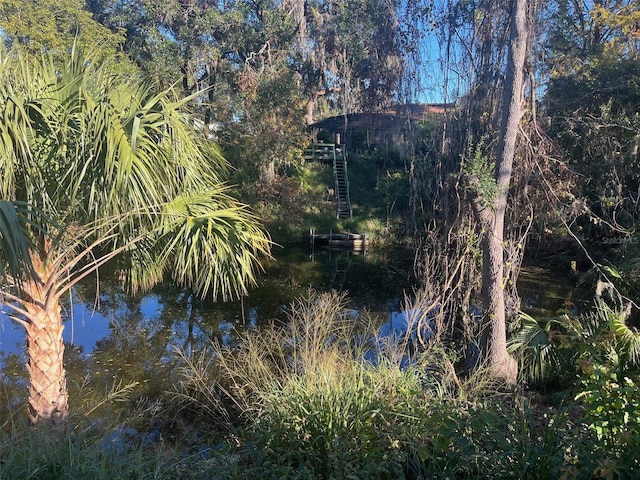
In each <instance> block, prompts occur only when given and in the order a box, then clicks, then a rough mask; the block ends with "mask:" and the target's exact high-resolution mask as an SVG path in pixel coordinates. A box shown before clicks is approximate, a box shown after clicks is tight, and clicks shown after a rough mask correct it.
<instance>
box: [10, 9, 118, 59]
mask: <svg viewBox="0 0 640 480" xmlns="http://www.w3.org/2000/svg"><path fill="white" fill-rule="evenodd" d="M0 27H2V32H3V39H4V41H5V44H6V45H13V44H20V45H22V47H23V48H25V49H28V50H29V51H31V52H34V53H41V52H42V51H46V52H48V53H49V54H54V55H56V56H60V57H64V56H65V55H66V54H67V53H68V51H69V50H71V48H73V47H74V46H75V47H78V48H81V49H84V50H95V51H99V53H98V57H100V59H101V60H103V61H104V60H109V58H110V57H111V59H115V58H118V59H120V60H124V58H123V57H122V55H121V50H120V47H121V45H122V44H123V43H124V41H125V35H124V32H123V31H122V29H120V28H116V29H114V30H113V31H112V30H109V29H108V28H106V27H105V26H104V25H101V24H100V23H98V22H97V21H96V20H95V19H94V18H93V17H92V15H91V13H90V12H88V11H87V4H86V2H85V1H84V0H49V1H47V2H35V1H19V0H18V1H16V0H2V1H0Z"/></svg>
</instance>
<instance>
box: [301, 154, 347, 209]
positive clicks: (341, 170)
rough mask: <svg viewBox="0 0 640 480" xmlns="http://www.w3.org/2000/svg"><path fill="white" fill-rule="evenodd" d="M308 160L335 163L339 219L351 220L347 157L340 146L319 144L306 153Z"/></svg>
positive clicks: (335, 192)
mask: <svg viewBox="0 0 640 480" xmlns="http://www.w3.org/2000/svg"><path fill="white" fill-rule="evenodd" d="M304 158H305V159H306V160H319V161H326V162H329V161H330V162H333V180H334V183H335V191H334V194H335V197H336V199H337V203H338V205H337V215H338V218H351V216H352V215H353V208H352V207H351V199H350V196H349V177H348V176H347V157H346V154H345V152H344V149H343V148H341V146H340V145H336V144H333V143H317V144H313V145H311V146H310V147H309V148H307V149H306V150H305V152H304Z"/></svg>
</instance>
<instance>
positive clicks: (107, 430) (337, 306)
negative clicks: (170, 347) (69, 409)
mask: <svg viewBox="0 0 640 480" xmlns="http://www.w3.org/2000/svg"><path fill="white" fill-rule="evenodd" d="M416 299H417V300H416V302H417V304H413V305H407V306H406V308H407V309H408V310H413V311H421V310H424V308H423V307H424V296H421V295H417V296H416ZM416 318H418V317H416ZM378 327H379V325H376V324H374V323H373V322H372V321H371V320H370V318H369V317H368V316H367V315H366V314H362V313H358V312H354V311H352V310H350V309H349V308H348V302H347V298H346V296H344V295H341V294H336V293H332V294H314V293H309V294H308V295H307V296H306V297H305V298H302V299H300V300H299V301H297V302H296V303H295V304H294V305H293V306H292V307H291V309H290V311H289V317H288V321H287V322H284V323H274V324H273V325H271V326H269V327H261V328H260V329H256V330H253V331H246V332H243V333H242V334H239V336H238V339H237V342H235V343H234V345H233V346H224V345H220V344H217V343H212V344H211V347H210V348H209V349H208V350H206V351H202V352H199V353H193V352H191V353H186V352H181V353H180V354H179V355H180V358H181V360H182V369H181V373H182V376H181V378H180V382H179V384H178V385H177V388H176V390H175V391H174V392H171V393H169V394H168V395H167V397H165V398H164V399H163V400H162V401H161V402H160V403H158V404H157V406H156V407H155V408H154V411H153V412H151V413H149V412H142V413H136V412H133V413H132V416H131V418H130V419H129V421H128V422H123V421H122V417H118V422H119V427H118V426H109V427H108V426H104V425H103V426H100V425H99V426H97V427H96V424H95V423H92V422H87V423H86V425H85V426H84V427H82V422H78V423H77V426H76V428H75V429H74V430H71V431H70V432H69V433H68V434H67V435H66V436H65V437H64V438H60V437H57V438H52V437H48V436H47V435H42V434H41V432H39V431H38V430H34V429H27V428H23V429H21V428H17V426H16V427H15V428H14V429H13V430H12V431H11V432H5V433H3V434H0V459H1V461H0V478H2V479H4V478H11V479H13V478H16V479H21V478H25V479H26V478H36V479H40V478H41V479H57V478H61V479H62V478H65V479H66V478H74V479H76V478H77V479H83V478H92V479H93V478H96V479H129V478H130V479H155V478H159V479H160V478H162V479H174V478H176V479H177V478H180V479H189V478H199V479H205V478H207V479H208V478H214V479H227V478H228V479H232V478H234V479H236V478H237V479H243V478H246V479H254V478H261V479H263V478H264V479H271V478H274V479H275V478H278V479H280V478H283V479H296V478H305V479H306V478H308V479H316V478H319V479H357V478H360V479H402V478H406V479H412V480H414V479H419V478H423V479H432V478H433V479H444V478H451V479H454V478H455V479H494V478H506V479H509V478H513V479H520V478H530V479H544V478H561V477H563V475H564V476H565V477H567V478H592V477H593V476H597V475H599V474H603V472H604V473H607V472H608V473H610V471H609V470H606V469H605V467H606V465H613V467H612V468H613V469H615V468H618V467H619V466H621V465H627V464H628V465H631V463H630V461H629V462H626V460H625V462H626V463H624V462H623V460H624V458H622V457H620V458H614V457H611V458H608V457H604V458H593V455H592V452H593V451H596V450H597V443H596V440H597V437H596V436H594V435H593V434H590V431H592V430H593V428H591V429H590V428H589V426H588V424H587V423H586V420H589V419H591V420H590V421H592V422H595V423H594V425H596V426H597V425H599V424H597V421H600V420H602V421H605V420H607V419H608V418H609V417H610V416H611V415H612V414H613V413H615V412H609V410H607V411H606V412H605V413H607V415H609V416H608V417H607V418H606V419H605V418H604V417H603V416H602V415H601V416H600V417H597V418H596V417H594V416H593V415H591V416H589V415H588V414H587V415H585V413H584V411H583V410H581V408H584V406H587V407H589V405H591V404H594V405H595V403H596V400H597V399H595V400H592V401H591V403H589V401H587V400H589V399H586V400H585V401H584V404H583V405H582V406H580V405H578V404H576V403H571V402H572V400H573V396H569V402H570V403H568V404H567V405H566V407H565V408H553V407H550V406H547V405H546V404H545V402H544V399H543V398H542V397H539V396H536V395H534V394H532V393H530V392H527V391H525V390H523V389H518V388H513V387H508V386H506V385H503V384H500V383H496V382H495V381H494V380H493V379H492V377H491V375H490V373H489V369H485V368H483V367H482V366H480V367H479V368H478V369H476V370H474V371H473V372H471V373H470V374H467V375H465V376H464V377H460V376H458V374H457V371H456V368H455V365H456V361H457V358H456V356H455V354H453V353H452V352H451V351H450V350H448V349H447V348H446V347H445V346H444V344H443V343H442V341H443V340H440V339H438V337H437V335H434V336H431V337H429V338H428V339H425V341H424V342H420V343H419V344H417V345H416V344H415V343H414V340H413V339H412V338H411V336H410V335H406V336H404V337H401V338H399V339H398V340H399V341H395V342H387V343H384V348H383V349H382V350H380V351H378V352H377V355H376V356H375V361H374V362H370V361H367V360H366V358H371V356H370V355H367V353H368V352H370V351H371V349H372V348H376V346H380V345H381V344H382V343H381V342H380V339H378V338H377V334H378ZM409 346H411V348H413V351H412V353H411V362H408V363H407V362H405V361H404V358H405V354H406V349H407V348H409ZM607 385H609V383H607ZM125 390H126V389H125ZM625 392H627V391H626V390H625ZM627 393H629V397H628V400H629V404H630V405H631V404H633V405H637V401H636V400H635V398H636V397H633V396H632V394H633V392H632V391H631V390H629V391H628V392H627ZM624 398H625V399H627V397H624ZM598 401H599V400H598ZM607 405H608V404H607ZM101 408H102V407H101ZM587 413H588V412H587ZM161 415H164V417H165V418H170V419H173V420H172V421H173V422H174V423H173V424H172V427H171V428H174V429H175V427H176V425H177V424H179V427H180V428H183V429H184V432H183V434H182V435H178V434H175V432H173V433H172V432H169V431H161V432H160V434H159V436H158V437H157V438H155V439H154V440H153V441H150V442H147V441H145V438H147V437H145V435H144V424H143V420H144V418H145V417H146V418H147V420H148V417H149V416H151V417H153V416H161ZM602 421H601V422H600V423H602ZM607 421H608V420H607ZM634 425H635V423H634ZM132 426H133V427H132ZM626 426H627V424H620V428H619V429H618V430H617V431H618V432H619V434H620V435H624V434H625V432H626V431H627V430H625V429H626ZM634 432H635V430H634ZM165 433H167V434H169V433H172V434H175V438H174V439H171V440H170V439H169V438H168V437H167V438H164V437H163V435H164V434H165ZM129 434H130V435H131V436H132V438H124V439H123V437H122V436H125V437H126V436H127V435H129ZM625 438H626V437H625ZM627 440H629V441H627ZM627 440H625V441H624V442H623V443H624V445H625V446H627V447H629V448H628V450H629V451H630V452H631V451H635V450H633V448H630V447H631V446H632V444H633V439H627ZM625 442H626V443H625ZM619 443H620V442H618V443H616V445H618V444H619ZM598 451H601V452H604V453H606V452H609V451H613V450H612V449H609V450H607V449H600V450H598ZM616 451H617V450H616ZM614 453H615V452H614ZM607 455H608V453H607ZM607 462H609V463H607ZM612 462H613V463H612ZM634 465H635V464H634ZM618 469H619V468H618ZM605 470H606V472H605ZM619 470H620V469H619ZM611 471H613V470H611ZM634 472H635V470H634ZM623 473H624V472H623ZM623 473H621V474H620V475H618V477H621V478H624V474H623Z"/></svg>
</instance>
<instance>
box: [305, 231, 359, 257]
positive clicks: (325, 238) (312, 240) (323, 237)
mask: <svg viewBox="0 0 640 480" xmlns="http://www.w3.org/2000/svg"><path fill="white" fill-rule="evenodd" d="M309 244H310V245H311V246H312V247H315V246H322V245H324V246H328V247H329V248H344V249H349V250H353V251H357V252H362V251H365V250H367V248H368V247H369V237H368V235H367V234H366V233H336V232H332V231H330V232H329V233H316V232H315V230H314V229H311V230H309Z"/></svg>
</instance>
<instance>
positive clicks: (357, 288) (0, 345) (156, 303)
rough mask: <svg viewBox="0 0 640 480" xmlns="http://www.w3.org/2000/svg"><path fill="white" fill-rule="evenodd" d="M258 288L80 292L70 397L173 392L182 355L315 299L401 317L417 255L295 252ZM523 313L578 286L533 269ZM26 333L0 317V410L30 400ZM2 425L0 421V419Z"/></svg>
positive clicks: (69, 304)
mask: <svg viewBox="0 0 640 480" xmlns="http://www.w3.org/2000/svg"><path fill="white" fill-rule="evenodd" d="M274 257H275V259H274V261H272V262H269V264H268V265H266V267H265V270H266V271H265V273H264V274H263V275H261V276H260V277H259V284H258V285H257V286H256V288H254V289H252V291H251V292H250V294H249V295H248V296H247V297H245V298H244V299H242V300H239V301H236V302H228V303H213V302H210V301H206V300H205V301H203V300H200V299H198V298H196V297H194V296H193V295H191V294H189V292H186V291H184V290H183V289H178V288H175V287H171V286H169V285H163V286H161V287H158V288H156V289H154V290H153V291H151V292H148V293H146V294H144V295H141V296H137V297H131V296H128V295H126V294H124V293H123V291H122V289H121V288H120V287H119V286H118V285H117V283H116V282H114V281H113V280H112V279H108V278H101V279H100V282H99V295H98V301H96V300H95V297H96V282H95V280H94V281H93V282H91V281H88V282H85V283H83V284H82V285H80V286H78V287H77V288H75V289H74V291H73V295H72V296H71V297H70V298H68V299H67V300H66V302H65V316H66V320H65V330H64V339H65V342H66V343H67V350H66V367H67V371H68V382H69V390H70V393H71V394H72V398H74V399H76V398H77V396H76V397H73V395H74V392H76V393H75V394H76V395H81V394H82V393H83V392H87V391H95V392H103V393H104V392H108V391H110V390H112V389H114V388H116V387H117V386H118V385H126V384H129V383H134V382H135V383H136V384H137V386H136V389H137V390H136V391H137V393H138V394H139V395H140V396H149V397H151V396H153V395H154V394H155V393H159V392H161V391H163V390H166V389H167V388H170V383H171V378H172V376H173V370H174V368H175V365H176V360H177V354H176V352H177V351H185V352H186V351H194V352H197V351H201V350H202V349H204V348H206V346H207V345H209V343H210V341H211V339H218V340H220V341H222V342H225V343H229V342H231V341H232V340H233V338H234V335H235V334H236V332H237V331H238V330H243V329H246V328H254V327H257V326H260V325H263V324H265V323H267V322H270V321H272V320H274V319H285V318H286V313H285V311H286V309H287V307H288V305H290V304H291V302H292V301H293V300H294V299H296V298H300V297H302V296H304V295H305V294H306V293H307V292H308V291H309V289H314V290H315V291H319V292H325V291H330V290H338V291H345V292H347V293H348V301H349V308H352V309H354V310H358V311H361V310H364V309H366V310H367V311H368V312H369V313H370V315H371V316H372V317H373V318H374V319H375V320H376V321H379V322H380V324H382V323H384V322H386V321H388V320H389V319H390V318H391V317H392V315H394V314H397V313H398V312H400V311H401V310H402V307H403V304H404V300H405V295H406V294H409V295H410V294H411V292H412V291H413V288H414V287H415V285H416V279H415V278H414V276H413V273H412V272H413V253H412V251H411V250H409V249H407V248H403V247H394V248H388V249H370V250H369V251H368V252H367V254H366V255H356V254H353V253H352V252H349V251H327V250H319V249H316V250H315V251H310V250H309V248H308V247H306V246H289V247H287V248H283V249H278V250H276V251H275V252H274ZM520 286H521V294H522V297H523V307H524V308H525V309H528V310H530V311H531V312H532V313H537V314H553V313H554V312H555V310H557V309H558V308H562V307H563V306H566V305H568V302H573V300H572V299H573V296H574V291H575V281H574V280H572V279H571V278H569V277H566V278H564V277H561V276H558V275H557V274H556V273H551V272H549V271H548V270H543V269H540V268H535V267H527V268H525V269H524V270H523V273H522V275H521V277H520ZM24 338H25V337H24V330H23V328H22V327H20V326H18V325H17V324H15V323H14V322H12V321H11V320H10V319H9V318H7V316H6V314H3V313H2V311H0V378H1V379H2V382H1V383H2V385H3V389H4V391H2V392H0V403H2V404H3V408H4V405H7V404H8V405H9V410H17V409H19V408H21V407H22V406H24V401H25V396H26V391H25V390H24V385H25V381H26V369H25V366H24V365H25V363H26V358H25V354H24V351H25V339H24ZM0 420H1V419H0Z"/></svg>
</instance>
